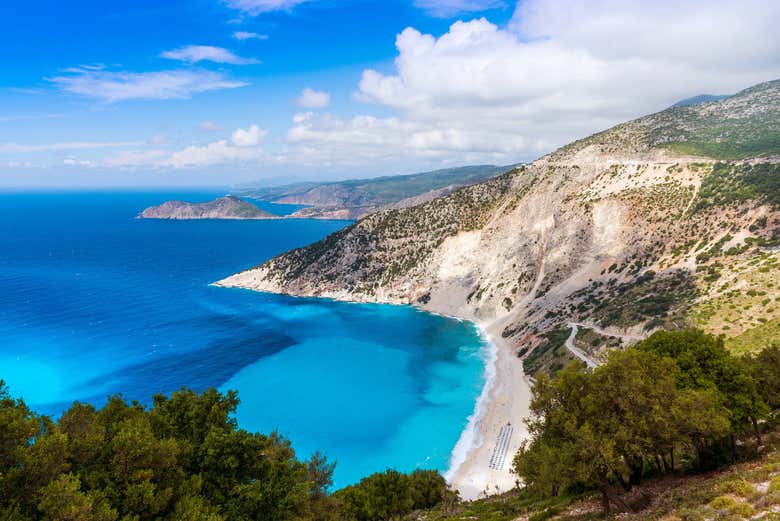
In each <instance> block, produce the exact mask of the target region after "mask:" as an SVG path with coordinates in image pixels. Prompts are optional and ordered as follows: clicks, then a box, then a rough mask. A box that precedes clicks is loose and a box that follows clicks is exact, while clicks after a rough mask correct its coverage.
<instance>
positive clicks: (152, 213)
mask: <svg viewBox="0 0 780 521" xmlns="http://www.w3.org/2000/svg"><path fill="white" fill-rule="evenodd" d="M138 217H139V218H141V219H179V220H188V219H279V218H280V217H279V216H278V215H274V214H272V213H269V212H266V211H264V210H261V209H260V208H258V207H257V206H255V205H254V204H252V203H249V202H247V201H244V200H243V199H240V198H238V197H236V196H233V195H226V196H224V197H219V198H217V199H214V200H213V201H207V202H205V203H188V202H186V201H167V202H165V203H163V204H161V205H159V206H152V207H149V208H147V209H145V210H144V211H143V212H141V213H140V214H139V215H138Z"/></svg>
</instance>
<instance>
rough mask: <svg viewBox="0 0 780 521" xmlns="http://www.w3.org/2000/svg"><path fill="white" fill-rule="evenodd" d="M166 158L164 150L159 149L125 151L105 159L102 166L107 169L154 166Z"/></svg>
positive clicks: (166, 154)
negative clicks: (107, 167)
mask: <svg viewBox="0 0 780 521" xmlns="http://www.w3.org/2000/svg"><path fill="white" fill-rule="evenodd" d="M167 156H168V153H167V152H166V151H165V150H159V149H149V150H125V151H122V152H120V153H118V154H116V155H113V156H111V157H108V158H106V159H105V160H104V161H103V164H104V165H105V166H109V167H129V166H154V165H157V163H158V162H159V161H162V160H163V159H164V158H165V157H167Z"/></svg>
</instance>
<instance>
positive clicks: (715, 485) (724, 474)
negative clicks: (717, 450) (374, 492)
mask: <svg viewBox="0 0 780 521" xmlns="http://www.w3.org/2000/svg"><path fill="white" fill-rule="evenodd" d="M765 438H766V439H765V444H766V448H767V449H766V451H765V452H764V455H763V456H762V457H760V458H758V459H754V460H752V461H747V462H743V463H740V464H737V465H735V466H732V467H729V468H725V469H722V470H720V471H718V472H712V473H709V474H704V475H688V476H667V477H664V478H662V479H658V480H649V481H645V482H644V483H643V484H642V485H640V486H639V487H637V488H635V490H634V491H633V492H631V493H629V494H628V495H626V496H625V498H626V499H628V502H629V503H630V504H633V505H635V508H636V509H637V511H635V512H629V513H626V512H623V513H617V512H614V513H612V514H611V515H608V516H604V515H603V514H602V513H601V507H600V498H599V494H598V493H596V492H589V491H571V492H569V493H566V494H562V495H560V496H558V497H553V498H540V497H535V496H533V495H530V494H529V493H528V492H526V491H524V490H514V491H511V492H507V493H505V494H502V495H494V496H490V497H487V498H483V499H479V500H476V501H470V502H458V501H450V502H446V503H444V504H442V505H439V506H438V507H436V508H434V509H432V510H430V511H424V512H416V513H414V514H412V515H411V516H409V517H408V518H407V520H408V521H411V520H415V521H465V520H469V521H510V520H516V519H523V520H525V521H546V520H548V519H556V520H561V521H590V520H595V519H609V520H613V519H614V520H618V519H619V520H621V521H655V520H663V521H709V520H733V521H737V520H742V519H749V518H753V519H762V520H764V521H777V512H776V511H777V510H780V450H779V449H780V433H778V432H774V433H772V434H769V435H767V436H766V437H765ZM637 505H641V506H637ZM773 510H774V511H775V512H774V513H773ZM772 516H775V517H772Z"/></svg>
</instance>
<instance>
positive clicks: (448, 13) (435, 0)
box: [414, 0, 506, 18]
mask: <svg viewBox="0 0 780 521" xmlns="http://www.w3.org/2000/svg"><path fill="white" fill-rule="evenodd" d="M414 5H415V6H417V7H419V8H420V9H424V10H425V11H427V12H428V14H429V15H431V16H435V17H437V18H451V17H453V16H457V15H460V14H464V13H476V12H479V11H486V10H488V9H496V8H499V7H506V3H504V2H503V1H502V0H414Z"/></svg>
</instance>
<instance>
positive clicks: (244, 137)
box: [230, 125, 268, 147]
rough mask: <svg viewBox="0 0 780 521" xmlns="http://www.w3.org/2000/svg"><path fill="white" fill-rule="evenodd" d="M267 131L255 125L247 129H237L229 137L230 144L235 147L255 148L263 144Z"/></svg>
mask: <svg viewBox="0 0 780 521" xmlns="http://www.w3.org/2000/svg"><path fill="white" fill-rule="evenodd" d="M267 135H268V131H266V130H263V129H261V128H260V127H258V126H257V125H251V126H250V127H249V128H247V129H243V128H237V129H236V130H235V131H233V134H231V136H230V142H231V143H232V144H233V145H234V146H237V147H256V146H258V145H259V144H260V143H262V142H263V140H264V139H265V137H266V136H267Z"/></svg>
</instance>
